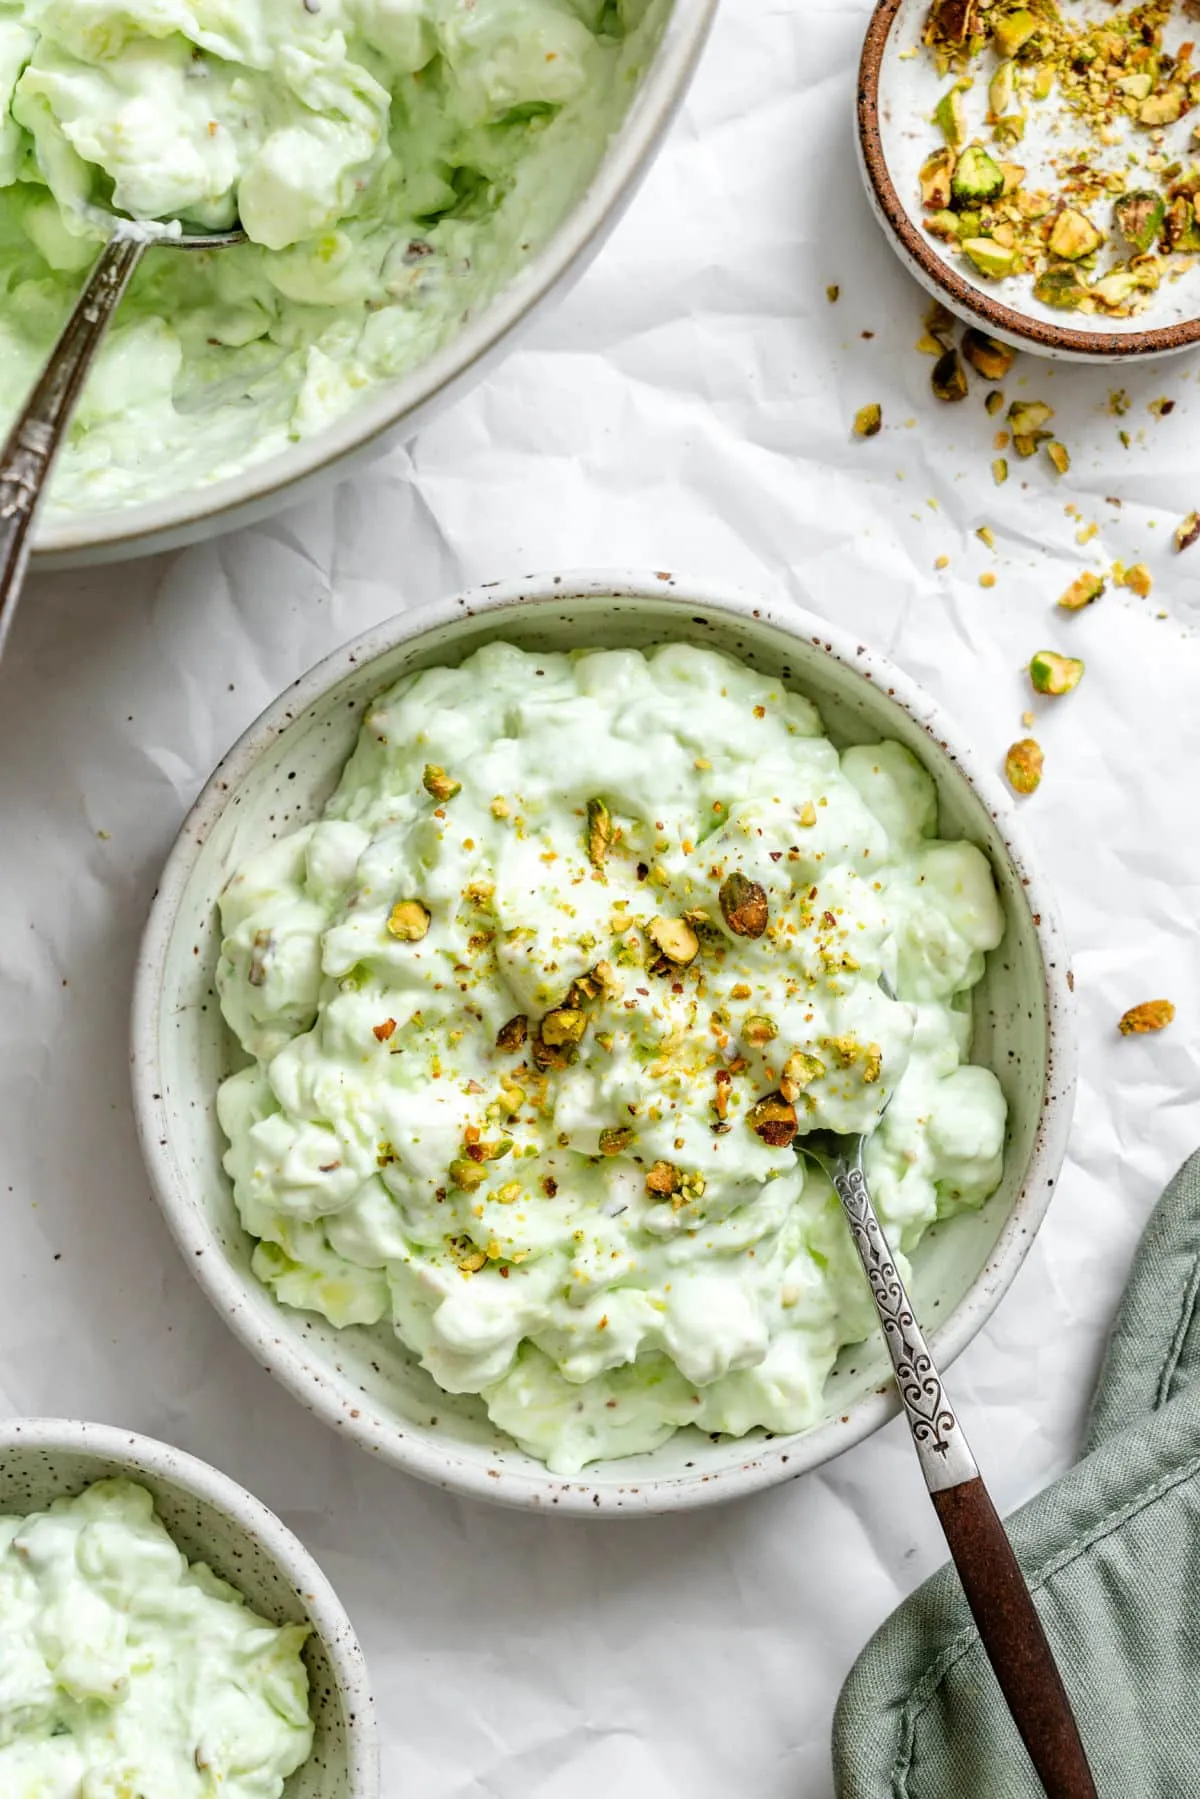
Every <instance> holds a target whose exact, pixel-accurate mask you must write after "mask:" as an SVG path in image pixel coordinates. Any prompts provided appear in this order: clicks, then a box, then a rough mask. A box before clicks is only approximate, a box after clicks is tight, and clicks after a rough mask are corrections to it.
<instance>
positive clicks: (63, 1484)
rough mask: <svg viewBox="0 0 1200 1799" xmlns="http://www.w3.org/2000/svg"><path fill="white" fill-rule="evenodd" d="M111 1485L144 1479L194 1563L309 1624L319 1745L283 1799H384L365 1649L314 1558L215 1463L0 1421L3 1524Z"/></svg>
mask: <svg viewBox="0 0 1200 1799" xmlns="http://www.w3.org/2000/svg"><path fill="white" fill-rule="evenodd" d="M111 1476H124V1477H125V1478H127V1479H129V1480H136V1481H138V1482H140V1484H141V1485H142V1486H144V1487H146V1488H148V1489H149V1491H150V1492H151V1493H152V1494H153V1496H154V1502H155V1505H156V1506H157V1508H158V1514H159V1516H160V1518H161V1519H162V1521H163V1523H164V1524H165V1525H166V1527H167V1529H168V1530H169V1531H170V1533H171V1536H172V1537H173V1538H174V1539H175V1542H176V1543H177V1544H178V1546H179V1548H180V1549H182V1550H183V1552H184V1554H185V1555H186V1556H187V1558H188V1560H189V1561H193V1562H194V1561H204V1562H207V1563H208V1564H209V1566H210V1567H211V1568H213V1569H214V1571H215V1572H216V1573H217V1574H219V1575H221V1576H222V1578H223V1579H225V1580H227V1581H229V1583H230V1585H231V1586H234V1587H236V1588H237V1590H238V1592H239V1593H241V1594H242V1596H243V1598H245V1599H246V1600H247V1601H248V1602H249V1604H250V1605H251V1606H253V1607H254V1609H255V1611H257V1612H260V1613H261V1614H262V1616H263V1617H265V1618H268V1619H270V1620H271V1621H272V1622H273V1623H277V1624H308V1625H310V1626H311V1629H312V1635H311V1636H310V1638H309V1640H308V1643H307V1645H306V1647H305V1650H304V1659H305V1662H306V1663H307V1665H308V1673H309V1683H310V1688H311V1694H312V1713H313V1718H314V1720H315V1722H316V1740H315V1742H314V1744H313V1751H312V1754H311V1756H310V1757H309V1759H308V1761H307V1762H305V1764H304V1766H303V1767H302V1768H298V1769H297V1770H296V1772H295V1774H293V1775H292V1778H291V1779H290V1780H289V1781H288V1783H287V1785H286V1786H285V1788H284V1794H285V1799H378V1794H379V1748H378V1743H377V1740H376V1732H375V1707H374V1703H373V1701H372V1698H371V1689H370V1685H369V1683H368V1679H367V1669H366V1664H365V1662H364V1661H363V1654H362V1650H361V1649H360V1648H359V1646H358V1639H357V1637H356V1636H355V1634H354V1627H353V1626H352V1624H351V1623H350V1620H349V1618H348V1617H347V1616H346V1614H345V1612H344V1611H343V1609H342V1607H341V1604H340V1603H339V1601H338V1598H337V1595H336V1594H335V1593H334V1591H333V1588H332V1587H331V1586H330V1585H329V1582H328V1581H327V1580H326V1578H325V1576H324V1575H323V1574H322V1573H321V1570H320V1568H318V1566H317V1564H316V1562H315V1561H314V1560H313V1558H312V1556H311V1555H309V1553H308V1551H307V1549H305V1548H304V1545H303V1544H302V1543H300V1542H299V1541H298V1540H297V1539H296V1538H295V1537H294V1536H293V1535H292V1533H291V1531H290V1530H287V1529H285V1527H284V1526H283V1525H282V1524H281V1523H280V1522H279V1519H278V1518H277V1517H276V1516H275V1514H274V1513H273V1512H270V1511H268V1510H267V1508H266V1506H265V1505H263V1504H262V1503H261V1502H260V1501H259V1500H257V1499H255V1498H253V1496H252V1495H251V1494H249V1493H247V1492H246V1490H245V1488H244V1487H239V1486H238V1484H237V1482H236V1481H232V1480H230V1479H229V1478H228V1476H226V1475H224V1474H218V1472H217V1470H216V1469H215V1468H210V1467H209V1466H208V1464H207V1463H206V1462H200V1461H197V1460H196V1458H195V1457H194V1456H190V1455H184V1453H183V1452H182V1450H179V1449H172V1448H171V1447H170V1446H169V1445H168V1444H166V1443H156V1442H155V1441H154V1440H153V1439H152V1438H150V1437H141V1436H138V1434H137V1433H136V1432H135V1431H128V1430H119V1429H116V1428H115V1427H114V1426H112V1425H108V1424H82V1423H79V1422H77V1421H75V1420H73V1419H64V1418H23V1419H21V1418H19V1419H16V1420H12V1421H10V1422H8V1423H2V1424H0V1517H14V1516H18V1517H19V1516H24V1515H25V1514H27V1513H29V1512H36V1511H41V1510H43V1509H44V1508H45V1507H46V1506H48V1505H49V1504H50V1502H51V1500H52V1499H60V1498H62V1497H64V1496H70V1495H74V1494H76V1493H80V1492H82V1491H83V1489H84V1487H87V1486H90V1485H91V1483H92V1482H93V1481H97V1480H106V1479H108V1478H110V1477H111Z"/></svg>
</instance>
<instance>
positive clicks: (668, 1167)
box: [646, 1162, 683, 1198]
mask: <svg viewBox="0 0 1200 1799" xmlns="http://www.w3.org/2000/svg"><path fill="white" fill-rule="evenodd" d="M682 1184H683V1176H682V1175H681V1174H680V1172H679V1170H678V1168H676V1166H675V1164H674V1162H655V1164H654V1166H653V1167H652V1168H651V1169H649V1170H648V1172H647V1174H646V1191H647V1193H655V1194H658V1195H659V1197H660V1198H661V1197H665V1196H669V1195H670V1194H672V1193H678V1192H679V1190H680V1187H681V1186H682Z"/></svg>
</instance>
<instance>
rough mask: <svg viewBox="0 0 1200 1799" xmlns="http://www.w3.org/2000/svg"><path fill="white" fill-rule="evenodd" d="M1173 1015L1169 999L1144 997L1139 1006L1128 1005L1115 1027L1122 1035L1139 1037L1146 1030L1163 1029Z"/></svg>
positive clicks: (1173, 1010) (1173, 1008)
mask: <svg viewBox="0 0 1200 1799" xmlns="http://www.w3.org/2000/svg"><path fill="white" fill-rule="evenodd" d="M1174 1016H1175V1007H1174V1006H1173V1005H1172V1003H1171V1001H1170V1000H1169V999H1144V1000H1143V1001H1142V1003H1141V1005H1140V1006H1130V1008H1129V1010H1128V1012H1126V1013H1124V1014H1123V1015H1122V1017H1121V1020H1120V1023H1119V1024H1118V1026H1117V1029H1118V1030H1119V1031H1120V1033H1121V1035H1122V1037H1141V1036H1144V1035H1145V1033H1146V1032H1147V1031H1164V1030H1166V1028H1167V1026H1168V1025H1169V1024H1170V1022H1171V1020H1172V1019H1173V1018H1174Z"/></svg>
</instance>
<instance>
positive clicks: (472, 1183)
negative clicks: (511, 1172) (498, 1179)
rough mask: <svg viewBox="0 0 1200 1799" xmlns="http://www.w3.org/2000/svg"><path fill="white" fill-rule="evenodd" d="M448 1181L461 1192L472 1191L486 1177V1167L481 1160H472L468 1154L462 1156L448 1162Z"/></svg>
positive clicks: (479, 1185)
mask: <svg viewBox="0 0 1200 1799" xmlns="http://www.w3.org/2000/svg"><path fill="white" fill-rule="evenodd" d="M449 1173H450V1181H451V1184H452V1185H453V1186H455V1187H458V1188H459V1189H460V1190H461V1191H462V1192H463V1193H473V1192H474V1191H475V1189H476V1188H477V1187H482V1185H483V1183H484V1181H486V1179H487V1169H486V1168H485V1167H484V1166H483V1164H482V1163H481V1162H474V1161H472V1160H471V1158H470V1157H469V1156H462V1157H460V1158H459V1160H458V1161H455V1162H451V1164H450V1170H449Z"/></svg>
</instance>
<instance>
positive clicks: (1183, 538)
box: [1175, 512, 1200, 550]
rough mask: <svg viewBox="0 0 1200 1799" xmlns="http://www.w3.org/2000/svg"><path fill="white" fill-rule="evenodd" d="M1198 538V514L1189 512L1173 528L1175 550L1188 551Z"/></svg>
mask: <svg viewBox="0 0 1200 1799" xmlns="http://www.w3.org/2000/svg"><path fill="white" fill-rule="evenodd" d="M1198 537H1200V512H1189V513H1188V515H1187V517H1186V518H1185V519H1183V520H1182V521H1181V522H1180V523H1179V524H1178V525H1176V527H1175V548H1176V549H1177V550H1190V549H1191V547H1192V545H1193V544H1194V543H1195V541H1196V539H1197V538H1198Z"/></svg>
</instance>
